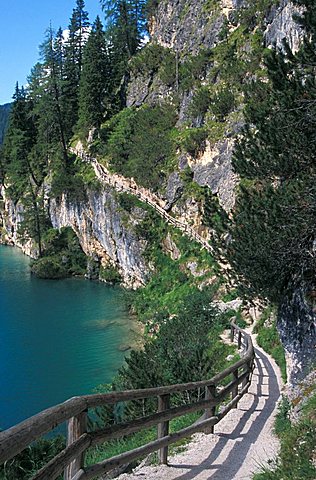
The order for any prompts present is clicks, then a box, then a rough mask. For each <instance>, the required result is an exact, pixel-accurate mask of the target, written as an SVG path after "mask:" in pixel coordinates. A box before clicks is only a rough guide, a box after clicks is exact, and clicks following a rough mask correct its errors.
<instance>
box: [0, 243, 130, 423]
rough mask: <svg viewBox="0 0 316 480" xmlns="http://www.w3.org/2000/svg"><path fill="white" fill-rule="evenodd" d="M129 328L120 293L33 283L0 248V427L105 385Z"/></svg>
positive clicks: (24, 261)
mask: <svg viewBox="0 0 316 480" xmlns="http://www.w3.org/2000/svg"><path fill="white" fill-rule="evenodd" d="M132 328H133V326H132V320H131V319H130V318H129V316H128V312H127V309H126V307H125V304H124V299H123V295H122V290H120V289H119V288H113V287H110V286H107V285H105V284H102V283H98V282H91V281H88V280H85V279H79V278H78V279H76V278H71V279H66V280H57V281H56V280H41V279H37V278H35V277H33V276H31V275H30V270H29V259H28V257H26V256H25V255H23V254H22V253H21V252H20V251H19V250H18V249H16V248H12V247H5V246H1V245H0V428H2V429H5V428H8V427H10V426H12V425H14V424H15V423H17V422H20V421H21V420H24V419H25V418H27V417H29V416H31V415H34V414H35V413H38V412H39V411H40V410H43V409H44V408H47V407H50V406H52V405H55V404H56V403H60V402H63V401H64V400H66V399H68V398H70V397H72V396H74V395H82V394H88V393H93V389H94V388H95V387H96V386H97V385H99V384H102V383H109V382H110V381H111V379H112V378H113V376H114V375H115V373H116V372H117V370H118V368H119V367H120V366H121V365H122V364H123V362H124V356H125V355H126V353H124V352H122V351H121V350H120V348H121V349H122V347H123V345H124V344H125V345H126V344H128V343H129V342H130V341H131V338H132V336H133V332H132Z"/></svg>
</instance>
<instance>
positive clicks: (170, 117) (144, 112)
mask: <svg viewBox="0 0 316 480" xmlns="http://www.w3.org/2000/svg"><path fill="white" fill-rule="evenodd" d="M175 122H176V114H175V111H174V108H173V107H172V106H170V105H164V106H156V107H149V106H148V105H144V106H143V107H141V108H139V109H138V110H136V109H134V108H127V109H125V110H123V111H122V112H120V113H119V114H118V115H116V116H115V117H114V118H113V119H111V120H110V121H109V122H108V123H107V124H105V125H104V126H103V131H102V132H101V135H102V138H103V141H104V143H105V145H104V153H105V154H106V155H107V157H108V158H109V161H110V166H111V168H113V169H114V170H115V171H117V172H119V173H121V174H123V175H125V176H127V177H134V178H135V180H136V181H137V182H138V183H139V184H141V185H143V186H144V187H148V188H152V189H154V190H157V189H158V188H159V186H160V185H161V184H162V182H163V179H164V177H165V173H164V172H166V171H168V170H169V169H170V163H171V162H173V160H174V158H175V144H174V141H173V138H172V129H173V127H174V125H175Z"/></svg>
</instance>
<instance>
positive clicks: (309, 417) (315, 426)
mask: <svg viewBox="0 0 316 480" xmlns="http://www.w3.org/2000/svg"><path fill="white" fill-rule="evenodd" d="M288 410H289V405H288V403H287V401H283V403H282V404H281V406H280V410H279V414H278V417H277V421H276V431H277V433H278V435H279V437H280V440H281V451H280V455H279V458H278V460H277V462H276V465H275V466H274V468H271V469H270V468H265V469H264V470H263V471H262V472H261V473H259V474H256V475H255V476H254V477H253V480H315V478H316V467H315V452H316V414H315V411H316V395H314V396H313V397H311V398H310V400H309V401H308V402H307V403H306V404H305V405H304V407H303V409H302V415H301V419H300V420H299V422H298V423H296V424H295V425H291V423H290V421H289V419H288V415H287V413H288Z"/></svg>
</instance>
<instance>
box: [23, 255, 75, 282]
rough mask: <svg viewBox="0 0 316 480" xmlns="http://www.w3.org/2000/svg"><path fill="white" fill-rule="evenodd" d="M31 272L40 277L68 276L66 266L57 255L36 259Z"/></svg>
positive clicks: (55, 277)
mask: <svg viewBox="0 0 316 480" xmlns="http://www.w3.org/2000/svg"><path fill="white" fill-rule="evenodd" d="M31 272H32V273H34V275H36V276H37V277H39V278H50V279H57V278H65V277H67V276H68V271H67V269H66V267H65V266H64V265H62V264H61V262H60V258H59V257H57V256H54V257H44V258H40V259H38V260H36V261H35V262H34V263H33V264H32V266H31Z"/></svg>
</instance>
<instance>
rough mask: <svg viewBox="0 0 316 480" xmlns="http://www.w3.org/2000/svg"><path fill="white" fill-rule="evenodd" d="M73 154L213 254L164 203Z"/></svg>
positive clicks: (104, 180)
mask: <svg viewBox="0 0 316 480" xmlns="http://www.w3.org/2000/svg"><path fill="white" fill-rule="evenodd" d="M73 151H74V150H73ZM74 153H76V155H77V156H79V157H80V158H81V159H82V160H83V161H84V162H87V163H90V164H91V165H92V166H93V168H94V171H95V174H96V176H97V178H98V179H99V180H100V181H101V182H102V183H105V184H107V185H110V186H112V187H113V188H115V189H116V190H117V191H119V192H126V193H129V194H131V195H134V196H136V197H137V198H139V200H141V201H142V202H144V203H147V204H148V205H150V206H151V207H153V208H154V209H155V210H156V212H157V213H158V214H159V215H160V216H161V217H162V218H163V219H164V220H165V221H166V222H167V223H169V224H170V225H173V226H174V227H176V228H178V229H179V230H181V231H182V232H183V233H184V234H185V235H187V236H188V237H189V238H191V239H193V240H195V241H196V242H197V243H199V244H200V245H201V246H202V248H205V249H206V250H207V251H208V252H209V253H211V254H214V248H213V247H212V246H211V245H210V244H209V242H208V241H207V240H206V239H205V238H203V237H202V236H201V235H200V234H199V233H198V232H196V230H195V229H194V228H193V227H192V226H191V225H188V224H187V223H184V222H181V221H180V220H178V219H177V218H175V217H173V216H172V215H170V214H169V213H168V212H167V211H166V202H164V201H163V200H162V199H161V198H159V197H158V196H157V195H155V194H154V193H153V192H151V191H150V190H147V189H146V188H144V187H140V186H139V185H137V184H136V182H135V180H134V179H128V178H126V177H123V176H122V175H119V174H117V173H111V172H110V171H109V170H108V169H107V168H106V167H105V166H104V165H102V164H101V163H99V162H98V160H97V159H96V158H94V157H92V156H91V155H88V154H87V153H86V152H85V151H83V150H82V151H77V150H76V151H74Z"/></svg>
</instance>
